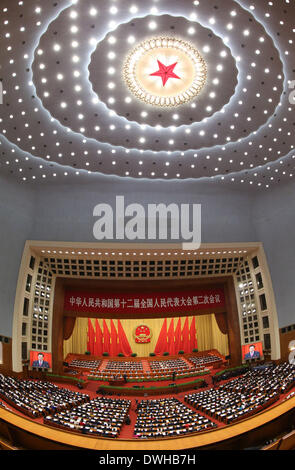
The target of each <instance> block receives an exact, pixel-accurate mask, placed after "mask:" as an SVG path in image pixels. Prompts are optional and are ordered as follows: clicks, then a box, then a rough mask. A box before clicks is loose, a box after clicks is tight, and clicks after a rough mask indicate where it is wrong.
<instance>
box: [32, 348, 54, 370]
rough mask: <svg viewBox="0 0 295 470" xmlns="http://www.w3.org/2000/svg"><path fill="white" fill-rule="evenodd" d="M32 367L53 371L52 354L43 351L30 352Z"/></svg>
mask: <svg viewBox="0 0 295 470" xmlns="http://www.w3.org/2000/svg"><path fill="white" fill-rule="evenodd" d="M30 366H31V367H36V368H38V369H51V367H52V356H51V353H46V352H41V351H30Z"/></svg>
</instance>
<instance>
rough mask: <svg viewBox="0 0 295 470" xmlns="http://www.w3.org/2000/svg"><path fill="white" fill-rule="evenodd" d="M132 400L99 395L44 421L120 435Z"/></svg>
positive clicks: (102, 434) (85, 431)
mask: <svg viewBox="0 0 295 470" xmlns="http://www.w3.org/2000/svg"><path fill="white" fill-rule="evenodd" d="M130 404H131V402H130V400H123V399H112V398H104V397H98V398H94V399H93V400H90V401H89V402H88V403H84V404H82V405H79V406H77V407H75V408H73V409H72V410H65V411H61V412H60V413H56V414H54V415H53V416H46V417H45V418H44V423H45V424H49V425H51V426H56V427H59V428H66V429H67V430H70V431H76V432H81V433H83V434H91V435H94V436H100V437H112V438H116V437H118V436H119V434H120V431H121V428H122V426H123V424H124V421H125V419H126V417H127V415H128V411H129V408H130Z"/></svg>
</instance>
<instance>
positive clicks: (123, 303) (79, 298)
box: [64, 289, 225, 313]
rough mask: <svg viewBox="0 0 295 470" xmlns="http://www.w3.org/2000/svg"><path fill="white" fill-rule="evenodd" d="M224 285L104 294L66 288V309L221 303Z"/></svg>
mask: <svg viewBox="0 0 295 470" xmlns="http://www.w3.org/2000/svg"><path fill="white" fill-rule="evenodd" d="M224 306H225V298H224V292H223V289H207V290H204V291H192V292H181V293H179V292H178V293H176V292H175V293H169V294H164V293H160V294H132V295H130V294H120V295H116V294H114V295H110V294H107V295H103V294H93V293H88V292H74V291H66V292H65V304H64V308H65V310H66V311H76V312H93V313H100V312H101V313H102V312H104V313H115V312H126V311H128V312H131V313H143V312H148V311H152V312H155V311H161V312H163V313H165V312H174V311H175V312H181V311H187V310H202V309H205V308H213V309H214V308H216V307H224Z"/></svg>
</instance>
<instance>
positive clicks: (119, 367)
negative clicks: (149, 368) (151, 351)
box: [105, 361, 143, 372]
mask: <svg viewBox="0 0 295 470" xmlns="http://www.w3.org/2000/svg"><path fill="white" fill-rule="evenodd" d="M105 370H112V371H118V372H121V371H124V372H131V371H135V372H136V371H142V370H143V366H142V362H140V361H108V362H107V365H106V368H105Z"/></svg>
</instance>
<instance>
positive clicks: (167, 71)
mask: <svg viewBox="0 0 295 470" xmlns="http://www.w3.org/2000/svg"><path fill="white" fill-rule="evenodd" d="M158 65H159V70H157V71H156V72H153V73H151V74H150V75H151V76H154V77H161V78H162V83H163V86H165V85H166V83H167V81H168V80H169V78H177V79H179V80H180V77H179V76H178V75H176V74H175V73H174V72H173V70H174V68H175V66H176V65H177V62H175V64H172V65H164V64H162V62H161V61H160V60H158Z"/></svg>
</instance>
